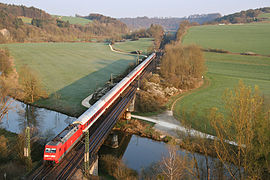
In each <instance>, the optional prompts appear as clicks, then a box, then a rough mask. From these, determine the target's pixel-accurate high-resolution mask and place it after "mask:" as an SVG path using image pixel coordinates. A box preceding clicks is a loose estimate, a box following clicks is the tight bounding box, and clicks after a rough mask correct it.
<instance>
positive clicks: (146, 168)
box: [99, 134, 230, 179]
mask: <svg viewBox="0 0 270 180" xmlns="http://www.w3.org/2000/svg"><path fill="white" fill-rule="evenodd" d="M118 136H119V137H120V135H118ZM122 137H124V138H125V140H121V139H120V140H119V142H121V141H123V142H124V143H119V147H118V148H117V149H112V148H110V147H108V146H104V145H103V146H102V147H101V149H100V151H99V155H100V156H102V155H107V154H110V155H112V156H115V157H117V158H120V159H122V160H123V161H124V162H125V164H126V165H127V166H128V168H131V169H133V170H136V171H137V172H138V173H139V175H142V173H145V172H148V173H149V174H151V173H154V172H152V171H153V169H156V171H158V169H159V164H158V163H159V162H160V161H162V158H163V157H166V156H167V155H168V146H167V144H166V143H163V142H157V141H153V140H151V139H147V138H142V137H139V136H136V135H128V134H124V135H122ZM177 152H178V154H180V156H182V157H186V158H187V160H188V161H190V162H191V161H193V160H194V158H195V159H196V161H197V163H198V170H199V173H200V177H201V179H207V177H208V176H207V175H208V174H207V165H208V168H209V171H208V173H210V175H211V176H212V177H221V179H222V177H227V178H229V177H230V176H229V174H228V172H227V170H226V169H225V167H224V166H223V164H222V163H221V162H220V161H219V160H218V159H217V158H214V157H210V156H208V157H207V158H205V156H204V155H202V154H198V153H194V154H192V153H190V152H189V151H186V150H184V149H179V150H178V151H177ZM159 173H160V172H159ZM149 174H148V175H149Z"/></svg>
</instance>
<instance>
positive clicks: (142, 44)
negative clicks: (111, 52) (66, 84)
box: [113, 38, 153, 54]
mask: <svg viewBox="0 0 270 180" xmlns="http://www.w3.org/2000/svg"><path fill="white" fill-rule="evenodd" d="M152 44H153V39H152V38H141V39H140V40H138V41H126V42H120V43H115V44H114V45H113V47H114V48H116V49H119V50H122V51H125V52H131V51H136V50H140V51H143V54H146V53H147V49H148V48H149V46H151V45H152Z"/></svg>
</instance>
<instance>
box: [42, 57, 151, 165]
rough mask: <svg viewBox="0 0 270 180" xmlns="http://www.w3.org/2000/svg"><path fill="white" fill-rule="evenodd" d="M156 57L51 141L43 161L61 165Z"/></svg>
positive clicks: (120, 83)
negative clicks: (66, 156) (85, 133)
mask: <svg viewBox="0 0 270 180" xmlns="http://www.w3.org/2000/svg"><path fill="white" fill-rule="evenodd" d="M155 57H156V54H155V53H152V54H151V55H150V56H148V57H147V58H146V59H145V60H144V61H143V62H141V63H140V64H139V65H138V66H137V67H136V68H135V69H134V70H132V71H131V72H130V73H129V74H128V75H127V76H126V77H125V78H123V79H122V80H121V81H120V82H119V83H118V84H117V85H115V86H114V87H113V88H112V89H111V90H110V91H109V92H107V93H106V94H105V95H104V96H103V97H102V98H101V99H99V100H98V101H97V102H96V103H95V104H94V105H93V106H91V107H90V108H89V109H88V110H87V111H85V112H84V113H83V114H82V115H81V116H80V117H79V118H78V119H77V120H76V121H74V122H73V123H72V124H70V125H69V126H67V127H66V128H65V129H64V130H63V131H62V132H60V133H59V134H58V135H57V136H56V137H54V138H53V139H52V140H51V141H49V142H48V143H47V144H46V145H45V149H44V156H43V160H44V161H45V162H50V163H56V164H57V163H59V162H60V161H61V160H62V159H63V158H64V157H65V155H66V154H67V153H68V152H69V151H70V150H71V149H72V148H73V147H74V146H75V144H76V143H77V142H78V141H79V140H80V139H81V138H82V137H83V134H84V132H86V131H87V130H88V129H89V127H91V126H92V125H93V124H94V123H95V122H96V120H97V119H98V118H99V117H100V116H101V115H102V114H103V113H104V112H105V111H106V109H108V108H109V107H110V105H111V104H112V103H114V102H115V100H116V99H117V98H118V97H119V96H120V95H121V94H122V93H123V92H124V91H125V90H126V88H127V87H128V86H129V85H130V84H131V83H132V82H133V81H134V80H135V79H136V78H137V77H138V76H139V75H140V74H141V73H142V72H143V70H144V69H145V68H146V67H147V66H148V65H149V64H150V63H151V62H152V60H153V59H154V58H155Z"/></svg>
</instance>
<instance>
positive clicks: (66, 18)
mask: <svg viewBox="0 0 270 180" xmlns="http://www.w3.org/2000/svg"><path fill="white" fill-rule="evenodd" d="M53 17H57V18H60V19H61V20H63V21H69V23H70V24H80V25H86V24H89V23H91V22H92V20H90V19H85V18H81V17H73V16H58V15H53Z"/></svg>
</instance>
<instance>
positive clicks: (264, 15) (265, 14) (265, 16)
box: [258, 13, 270, 21]
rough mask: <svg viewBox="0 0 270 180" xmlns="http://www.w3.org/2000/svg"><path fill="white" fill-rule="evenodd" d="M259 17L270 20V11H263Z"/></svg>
mask: <svg viewBox="0 0 270 180" xmlns="http://www.w3.org/2000/svg"><path fill="white" fill-rule="evenodd" d="M258 17H259V18H265V19H266V20H267V21H270V13H262V14H260V15H259V16H258Z"/></svg>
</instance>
